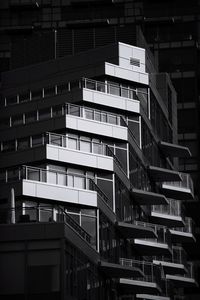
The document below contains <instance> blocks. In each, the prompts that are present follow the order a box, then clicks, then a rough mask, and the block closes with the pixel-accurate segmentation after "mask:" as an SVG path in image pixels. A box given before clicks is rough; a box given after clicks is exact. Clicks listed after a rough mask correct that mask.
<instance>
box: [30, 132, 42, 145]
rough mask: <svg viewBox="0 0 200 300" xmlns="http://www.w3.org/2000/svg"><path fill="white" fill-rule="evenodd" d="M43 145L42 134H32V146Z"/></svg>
mask: <svg viewBox="0 0 200 300" xmlns="http://www.w3.org/2000/svg"><path fill="white" fill-rule="evenodd" d="M39 145H43V136H42V135H33V136H32V147H37V146H39Z"/></svg>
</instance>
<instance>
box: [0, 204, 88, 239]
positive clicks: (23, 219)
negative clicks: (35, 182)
mask: <svg viewBox="0 0 200 300" xmlns="http://www.w3.org/2000/svg"><path fill="white" fill-rule="evenodd" d="M13 214H14V218H13ZM13 220H15V222H13ZM32 222H34V223H43V222H47V223H50V222H51V223H52V222H63V223H65V224H67V225H68V226H70V227H71V228H72V229H73V230H75V231H76V233H78V234H79V235H80V236H81V237H82V238H83V239H84V240H85V241H87V242H88V243H90V244H91V238H92V237H91V236H90V234H89V233H87V232H86V231H85V230H84V229H83V228H82V227H81V226H80V225H79V224H78V223H77V222H76V221H75V220H74V219H73V218H72V217H71V216H70V214H69V213H67V212H66V211H65V210H64V209H63V208H61V207H60V206H54V207H52V206H33V207H16V208H4V209H1V210H0V224H8V223H32Z"/></svg>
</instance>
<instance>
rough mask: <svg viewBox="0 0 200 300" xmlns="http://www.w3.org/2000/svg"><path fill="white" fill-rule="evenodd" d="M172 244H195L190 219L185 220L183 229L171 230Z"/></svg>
mask: <svg viewBox="0 0 200 300" xmlns="http://www.w3.org/2000/svg"><path fill="white" fill-rule="evenodd" d="M170 233H171V235H172V242H173V243H183V244H185V243H193V242H196V238H195V236H194V222H193V220H192V219H191V218H188V217H186V218H185V225H184V226H183V227H177V228H171V229H170Z"/></svg>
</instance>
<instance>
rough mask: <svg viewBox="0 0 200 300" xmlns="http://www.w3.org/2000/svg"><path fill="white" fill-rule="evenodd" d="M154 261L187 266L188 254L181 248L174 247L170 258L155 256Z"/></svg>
mask: <svg viewBox="0 0 200 300" xmlns="http://www.w3.org/2000/svg"><path fill="white" fill-rule="evenodd" d="M153 260H158V261H163V262H171V263H175V264H183V265H185V266H186V265H187V254H186V252H185V250H184V249H183V248H182V247H180V246H174V245H173V246H172V254H171V255H170V256H166V255H165V256H159V257H157V256H153Z"/></svg>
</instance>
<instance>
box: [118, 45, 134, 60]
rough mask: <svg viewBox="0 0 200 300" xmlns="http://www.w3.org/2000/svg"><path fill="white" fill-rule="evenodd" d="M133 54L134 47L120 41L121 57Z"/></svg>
mask: <svg viewBox="0 0 200 300" xmlns="http://www.w3.org/2000/svg"><path fill="white" fill-rule="evenodd" d="M132 54H133V47H131V46H130V45H126V44H123V43H119V56H121V57H127V58H128V57H131V56H132Z"/></svg>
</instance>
